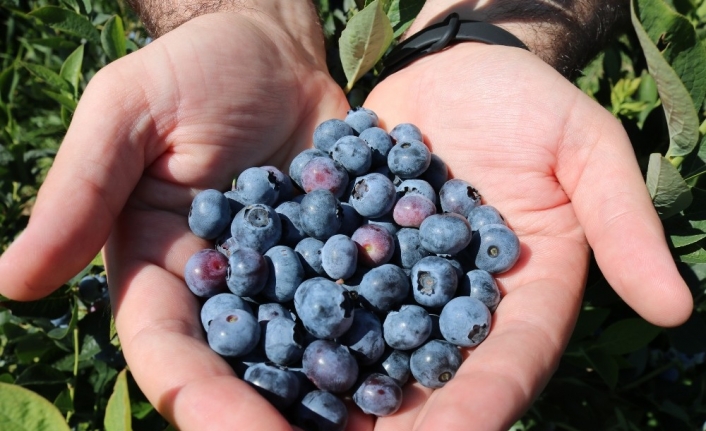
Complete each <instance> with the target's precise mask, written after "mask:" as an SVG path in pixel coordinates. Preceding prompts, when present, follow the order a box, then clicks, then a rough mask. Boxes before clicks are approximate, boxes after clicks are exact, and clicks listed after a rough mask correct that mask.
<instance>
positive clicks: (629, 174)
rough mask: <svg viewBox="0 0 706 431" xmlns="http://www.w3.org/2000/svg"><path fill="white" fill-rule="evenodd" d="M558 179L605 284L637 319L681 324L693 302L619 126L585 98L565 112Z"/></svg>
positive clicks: (672, 324)
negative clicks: (567, 119)
mask: <svg viewBox="0 0 706 431" xmlns="http://www.w3.org/2000/svg"><path fill="white" fill-rule="evenodd" d="M557 177H558V178H559V181H560V182H561V184H562V186H563V187H564V189H565V190H566V192H567V194H568V195H569V196H570V198H571V200H572V202H573V205H574V208H575V211H576V215H577V217H578V219H579V221H580V223H581V225H582V226H583V227H584V230H585V234H586V238H587V239H588V242H589V244H590V245H591V247H592V248H593V250H594V252H595V257H596V261H597V263H598V265H599V266H600V268H601V270H602V272H603V274H604V275H605V277H606V279H607V281H608V283H610V285H611V286H612V287H613V288H614V289H615V291H616V292H617V293H618V294H619V295H620V296H621V297H622V298H623V299H624V300H625V301H626V302H627V303H628V304H629V305H630V306H631V307H632V308H633V309H634V310H635V311H637V312H638V313H639V314H640V315H641V316H642V317H644V318H645V319H647V320H649V321H651V322H652V323H654V324H657V325H660V326H675V325H679V324H681V323H683V322H684V321H685V320H686V319H687V318H688V317H689V315H690V314H691V311H692V308H693V300H692V296H691V293H690V292H689V289H688V287H687V286H686V284H685V283H684V281H683V279H682V277H681V276H680V274H679V272H678V271H677V268H676V265H675V264H674V259H673V257H672V256H671V253H670V252H669V248H668V246H667V243H666V241H665V234H664V231H663V228H662V224H661V222H660V220H659V218H658V216H657V214H656V212H655V210H654V207H653V205H652V201H651V199H650V196H649V194H648V192H647V188H646V187H645V182H644V179H643V178H642V175H641V173H640V169H639V167H638V165H637V162H636V160H635V155H634V153H633V150H632V147H631V146H630V142H629V140H628V138H627V136H626V134H625V131H624V130H623V128H622V127H621V125H620V124H619V123H618V122H617V120H615V119H614V118H613V117H612V116H611V115H610V114H608V113H607V112H606V111H604V110H603V109H602V108H600V107H598V105H595V104H593V102H591V101H590V100H588V98H587V97H585V96H583V97H581V98H580V99H579V100H578V101H577V103H576V106H575V109H573V110H572V117H571V120H570V122H569V126H568V127H567V135H566V140H565V142H564V144H563V146H562V147H561V149H560V153H559V158H558V162H557Z"/></svg>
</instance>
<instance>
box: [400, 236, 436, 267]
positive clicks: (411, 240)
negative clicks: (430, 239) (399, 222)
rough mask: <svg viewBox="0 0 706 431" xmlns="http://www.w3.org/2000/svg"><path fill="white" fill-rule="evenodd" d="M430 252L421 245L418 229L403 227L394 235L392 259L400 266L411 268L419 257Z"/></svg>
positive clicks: (425, 255)
mask: <svg viewBox="0 0 706 431" xmlns="http://www.w3.org/2000/svg"><path fill="white" fill-rule="evenodd" d="M429 255H430V253H429V252H428V251H427V250H426V249H425V248H424V247H422V243H421V241H420V240H419V230H418V229H413V228H403V229H400V230H399V231H397V234H396V235H395V254H394V255H393V257H392V261H393V262H394V263H396V264H397V265H400V266H401V267H402V268H406V269H411V268H412V267H413V266H414V265H415V264H416V263H417V262H419V260H420V259H422V258H424V257H427V256H429Z"/></svg>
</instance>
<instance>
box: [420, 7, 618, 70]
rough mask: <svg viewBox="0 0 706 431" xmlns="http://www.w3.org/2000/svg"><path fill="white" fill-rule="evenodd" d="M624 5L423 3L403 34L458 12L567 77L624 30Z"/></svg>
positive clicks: (462, 16) (463, 17)
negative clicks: (505, 35)
mask: <svg viewBox="0 0 706 431" xmlns="http://www.w3.org/2000/svg"><path fill="white" fill-rule="evenodd" d="M629 5H630V3H629V0H427V2H426V3H425V5H424V8H423V9H422V11H421V13H420V14H419V16H418V18H417V20H416V21H415V23H414V25H413V26H412V28H410V31H409V32H408V34H410V35H411V34H413V33H415V32H417V31H419V30H421V29H422V28H424V27H426V26H428V25H430V24H432V23H435V22H439V21H441V20H442V19H443V18H444V17H445V16H447V15H448V14H449V13H451V12H457V13H458V14H459V16H460V17H461V19H477V20H481V21H486V22H490V23H493V24H497V25H499V26H501V27H503V28H505V29H506V30H508V31H510V32H511V33H513V34H515V36H517V37H519V38H520V39H521V40H522V41H523V42H525V44H526V45H527V46H528V47H529V48H530V50H531V51H532V52H534V53H535V54H536V55H538V56H539V57H541V58H542V59H543V60H544V61H545V62H547V63H549V64H550V65H552V66H553V67H554V68H555V69H556V70H558V71H559V72H560V73H562V74H563V75H564V76H566V77H567V78H570V79H571V78H573V77H575V76H576V75H577V74H578V73H579V72H580V70H581V68H583V67H584V66H585V65H586V63H588V61H590V60H591V59H592V58H593V57H594V56H595V55H596V54H597V53H598V52H600V50H601V49H602V48H603V47H604V46H605V45H606V44H607V42H608V41H609V40H610V39H611V38H612V37H614V36H615V35H616V34H617V33H619V32H620V31H622V30H624V29H625V26H626V25H627V23H628V22H629V21H628V16H629Z"/></svg>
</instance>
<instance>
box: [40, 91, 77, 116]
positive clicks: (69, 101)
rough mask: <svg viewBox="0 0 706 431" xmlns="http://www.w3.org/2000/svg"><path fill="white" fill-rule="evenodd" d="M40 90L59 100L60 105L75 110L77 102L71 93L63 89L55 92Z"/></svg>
mask: <svg viewBox="0 0 706 431" xmlns="http://www.w3.org/2000/svg"><path fill="white" fill-rule="evenodd" d="M42 92H43V93H44V94H46V95H47V96H49V97H50V98H52V99H54V100H56V101H57V102H59V103H60V104H61V106H62V107H64V108H66V109H68V110H69V111H71V112H73V111H75V110H76V106H77V105H78V102H76V100H75V99H74V97H73V95H71V94H69V93H67V92H63V91H62V92H60V93H57V92H56V91H49V90H43V91H42Z"/></svg>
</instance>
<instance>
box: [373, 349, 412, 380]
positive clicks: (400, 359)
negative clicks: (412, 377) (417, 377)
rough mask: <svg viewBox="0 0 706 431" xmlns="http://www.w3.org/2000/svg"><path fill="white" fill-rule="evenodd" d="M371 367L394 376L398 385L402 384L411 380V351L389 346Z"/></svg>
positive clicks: (378, 371) (375, 370)
mask: <svg viewBox="0 0 706 431" xmlns="http://www.w3.org/2000/svg"><path fill="white" fill-rule="evenodd" d="M371 369H372V370H373V371H374V372H377V373H380V374H384V375H386V376H390V377H392V378H393V379H394V380H395V381H396V382H397V384H398V385H400V386H402V385H404V384H405V383H407V380H409V374H410V372H409V353H408V352H403V351H402V350H395V349H390V348H388V349H386V350H385V353H383V355H382V357H381V358H380V359H378V361H377V362H376V363H375V364H374V365H373V366H372V367H371Z"/></svg>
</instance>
